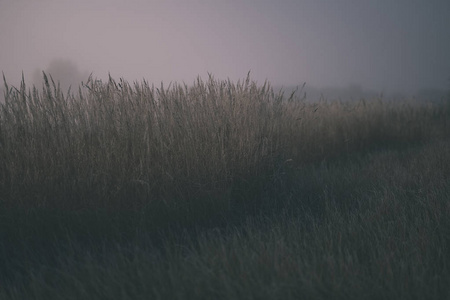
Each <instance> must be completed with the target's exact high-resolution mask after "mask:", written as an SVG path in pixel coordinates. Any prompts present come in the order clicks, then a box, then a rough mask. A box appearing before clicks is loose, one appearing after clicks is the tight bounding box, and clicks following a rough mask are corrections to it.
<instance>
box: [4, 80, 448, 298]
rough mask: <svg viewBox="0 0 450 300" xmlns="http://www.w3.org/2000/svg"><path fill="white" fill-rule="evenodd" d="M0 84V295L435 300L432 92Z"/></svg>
mask: <svg viewBox="0 0 450 300" xmlns="http://www.w3.org/2000/svg"><path fill="white" fill-rule="evenodd" d="M44 79H45V82H46V84H45V85H44V86H43V88H42V89H41V90H37V89H34V88H33V89H28V88H27V87H26V86H25V84H22V85H21V86H20V87H18V88H15V87H10V86H8V85H7V83H6V82H5V89H6V91H7V92H6V95H5V103H4V104H2V105H1V106H0V299H448V298H449V297H450V288H448V286H449V284H450V261H449V260H450V98H449V99H443V100H442V101H441V102H439V103H437V102H433V103H431V102H418V101H415V100H413V99H411V100H408V101H406V100H402V101H397V102H395V101H390V102H388V101H385V100H383V99H366V100H359V101H347V102H346V101H333V102H327V101H325V100H323V101H320V102H309V101H308V99H307V98H306V99H305V98H304V97H303V95H302V94H301V91H299V92H298V93H297V94H293V95H283V93H282V92H277V91H274V90H273V89H272V88H271V86H270V84H269V83H264V84H261V85H258V84H257V83H255V82H253V81H251V80H250V78H249V77H247V78H245V79H243V80H241V81H239V82H237V83H234V82H230V81H222V80H216V79H215V78H213V77H212V76H210V77H209V78H208V80H207V81H202V80H201V79H200V78H199V79H198V80H197V81H196V82H195V83H194V84H193V85H192V86H186V85H184V84H183V85H180V84H171V85H169V86H163V85H161V86H159V87H154V86H151V85H149V84H148V83H147V82H145V81H144V82H141V83H137V82H136V83H133V84H129V83H127V82H126V81H124V80H120V81H118V82H117V81H115V80H113V79H111V78H110V79H109V81H108V82H103V83H102V82H100V81H96V80H92V79H91V80H89V82H88V83H86V84H85V85H84V86H83V87H81V88H80V89H79V90H78V91H76V93H63V92H62V91H61V90H60V89H59V88H58V86H57V85H56V84H54V83H53V82H52V80H51V78H47V76H46V75H45V74H44Z"/></svg>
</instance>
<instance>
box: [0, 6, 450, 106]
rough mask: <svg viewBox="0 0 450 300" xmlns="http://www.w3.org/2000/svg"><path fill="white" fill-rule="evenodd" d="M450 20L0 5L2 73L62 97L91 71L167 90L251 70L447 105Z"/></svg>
mask: <svg viewBox="0 0 450 300" xmlns="http://www.w3.org/2000/svg"><path fill="white" fill-rule="evenodd" d="M449 16H450V1H448V0H429V1H424V0H396V1H391V0H378V1H369V0H340V1H331V0H329V1H327V0H278V1H269V0H258V1H257V0H240V1H238V0H230V1H212V0H211V1H206V0H153V1H147V0H129V1H116V0H77V1H71V0H40V1H32V0H0V41H1V42H0V69H1V71H2V72H3V74H4V76H5V77H6V80H7V82H8V83H9V84H13V85H16V86H17V85H19V83H20V80H21V77H22V72H23V74H24V77H25V81H26V82H27V83H28V84H36V85H38V86H41V85H42V71H46V72H48V73H50V74H51V75H52V76H53V77H54V78H55V79H57V80H59V81H60V82H61V85H62V87H63V89H64V90H66V89H67V88H68V87H69V86H70V85H72V88H74V87H77V86H78V84H79V83H80V82H81V81H84V82H86V80H87V78H88V77H89V74H91V73H92V75H93V76H94V77H95V78H98V79H102V80H106V79H107V78H108V74H111V76H112V77H113V78H114V79H119V78H121V77H123V78H125V79H126V80H128V81H130V82H132V81H135V80H137V81H141V80H142V79H144V78H145V79H146V80H147V81H149V82H150V83H154V84H155V85H159V84H160V83H161V81H163V82H164V83H166V84H168V83H169V82H173V81H177V82H185V83H187V84H191V83H193V81H194V80H195V79H196V77H197V76H201V77H202V78H203V79H207V77H208V73H211V74H212V75H214V77H215V78H217V79H227V78H230V79H231V80H234V81H236V80H238V79H242V78H245V77H246V75H247V73H248V72H249V71H250V72H251V73H250V74H251V78H252V79H253V80H256V81H258V83H261V84H262V83H263V82H264V81H265V80H268V81H270V82H271V84H272V85H273V86H275V87H276V88H281V87H284V88H285V89H286V90H288V91H290V90H291V89H292V88H294V87H295V86H297V85H300V86H302V85H303V83H306V86H305V88H304V89H303V91H302V92H306V93H307V94H306V96H307V98H310V99H311V98H314V99H316V98H320V97H325V98H329V99H330V98H348V97H353V98H360V97H372V96H379V95H384V96H385V97H389V96H391V97H410V96H416V97H424V98H433V99H440V98H442V97H444V96H445V95H448V91H449V88H450V54H449V53H450V18H449ZM1 86H2V89H3V84H2V85H1ZM75 90H77V88H75ZM1 95H2V96H1V97H3V92H2V93H1Z"/></svg>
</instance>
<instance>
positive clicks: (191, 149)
mask: <svg viewBox="0 0 450 300" xmlns="http://www.w3.org/2000/svg"><path fill="white" fill-rule="evenodd" d="M43 76H44V81H45V85H44V86H43V89H42V90H41V91H38V90H37V89H36V88H35V87H33V89H27V88H26V87H25V84H24V83H23V82H22V84H21V86H20V88H19V89H16V88H12V87H9V86H8V85H7V83H6V82H5V87H6V90H7V92H6V95H5V103H4V104H3V105H1V107H0V145H1V148H0V165H1V173H0V195H2V196H1V200H2V203H3V204H4V205H8V206H9V205H12V206H17V205H18V206H26V207H58V208H64V209H69V210H70V209H82V208H107V209H116V208H120V209H142V208H144V207H146V206H147V205H151V203H156V202H160V203H163V204H164V205H166V206H169V207H177V208H183V209H187V210H189V206H190V205H194V202H195V201H203V202H204V203H202V205H204V204H205V205H207V204H208V202H211V201H214V203H213V205H214V206H215V207H219V208H220V209H227V208H229V207H230V206H232V205H234V204H235V203H233V201H237V200H236V199H240V198H243V199H246V201H249V202H251V198H252V197H251V195H255V196H256V197H257V196H258V195H257V194H258V193H257V192H258V191H260V190H261V189H262V188H263V187H264V186H267V185H268V184H271V183H273V182H274V181H276V180H277V177H279V176H280V175H281V174H283V172H284V171H285V169H286V167H294V166H295V167H299V166H301V165H302V164H304V163H307V162H312V161H322V160H324V159H330V158H332V157H335V156H339V155H342V154H343V153H353V152H354V151H361V150H365V149H367V148H370V147H375V146H378V145H380V144H382V143H392V142H394V143H397V144H402V143H412V142H417V141H422V140H426V139H428V138H429V137H430V136H432V135H445V134H446V133H448V128H449V126H448V124H447V126H446V127H445V130H447V131H445V132H442V129H441V131H439V132H437V131H436V130H435V128H442V126H441V127H436V126H435V125H436V122H438V121H441V120H443V119H445V118H443V117H442V116H443V115H447V116H448V115H449V109H448V106H445V107H444V106H436V105H434V106H430V105H428V106H427V105H425V104H423V105H421V104H417V103H409V102H402V103H394V102H391V103H387V102H384V101H382V100H381V99H375V101H364V100H361V101H359V102H353V103H346V102H326V101H321V102H318V103H309V102H307V101H305V99H299V98H298V97H297V96H296V95H295V94H292V95H290V97H285V96H284V94H283V92H282V91H280V92H278V93H276V92H275V91H274V90H273V89H272V88H271V86H270V84H269V83H267V82H265V83H264V84H263V85H262V86H258V85H257V83H256V82H253V81H251V80H250V77H249V76H247V78H246V79H245V80H242V81H238V82H237V83H233V82H231V81H229V80H228V81H224V80H222V81H221V80H216V79H214V78H213V77H212V76H210V77H209V78H208V80H207V81H206V82H204V81H202V80H201V79H200V78H198V79H197V80H196V81H195V82H194V84H193V85H192V86H190V87H188V86H187V85H186V84H177V83H174V84H171V85H169V86H168V87H165V86H164V85H163V84H161V86H160V87H158V88H157V87H155V86H153V85H152V86H150V85H149V84H148V83H147V82H145V81H143V82H141V83H138V82H135V83H134V84H129V83H127V82H126V81H124V80H122V79H121V80H120V81H119V82H116V81H115V80H113V79H112V78H109V81H108V82H106V83H103V82H101V81H98V80H93V79H92V78H91V79H90V80H89V81H88V82H87V83H86V84H85V85H83V86H82V87H81V88H80V89H79V91H78V94H76V95H74V94H73V93H70V91H69V92H68V93H67V94H66V95H64V94H63V92H62V91H61V89H60V88H59V86H58V85H56V84H55V82H54V81H53V79H52V78H51V77H50V78H49V77H47V75H46V74H44V75H43ZM210 204H211V203H210Z"/></svg>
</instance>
